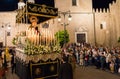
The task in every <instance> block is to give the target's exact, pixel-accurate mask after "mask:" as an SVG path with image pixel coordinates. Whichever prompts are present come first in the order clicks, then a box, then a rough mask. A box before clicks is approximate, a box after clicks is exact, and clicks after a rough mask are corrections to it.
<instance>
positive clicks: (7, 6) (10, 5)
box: [0, 0, 116, 11]
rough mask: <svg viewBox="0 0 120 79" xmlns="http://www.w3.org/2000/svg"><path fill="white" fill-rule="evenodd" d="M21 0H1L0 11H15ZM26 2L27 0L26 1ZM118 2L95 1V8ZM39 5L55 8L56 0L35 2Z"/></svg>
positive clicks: (107, 0)
mask: <svg viewBox="0 0 120 79" xmlns="http://www.w3.org/2000/svg"><path fill="white" fill-rule="evenodd" d="M18 1H19V0H0V11H14V10H16V9H17V7H18V6H17V3H18ZM24 1H26V0H24ZM112 1H116V0H93V8H94V9H96V8H98V9H100V8H109V3H111V2H112ZM35 3H37V4H46V5H48V6H52V7H54V0H35Z"/></svg>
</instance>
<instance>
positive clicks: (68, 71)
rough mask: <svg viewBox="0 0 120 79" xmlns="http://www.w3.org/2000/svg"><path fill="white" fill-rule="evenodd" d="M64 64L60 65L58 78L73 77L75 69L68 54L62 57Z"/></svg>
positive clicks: (69, 78)
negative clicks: (69, 60)
mask: <svg viewBox="0 0 120 79" xmlns="http://www.w3.org/2000/svg"><path fill="white" fill-rule="evenodd" d="M62 62H63V63H62V64H61V65H60V70H59V75H58V79H73V70H72V66H71V64H70V63H68V56H64V57H63V58H62Z"/></svg>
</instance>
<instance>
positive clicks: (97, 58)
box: [62, 43, 120, 74]
mask: <svg viewBox="0 0 120 79" xmlns="http://www.w3.org/2000/svg"><path fill="white" fill-rule="evenodd" d="M62 53H63V54H62V56H63V57H68V62H69V63H70V64H71V66H72V69H73V71H74V69H75V65H76V64H77V65H78V66H81V67H86V66H95V67H96V69H101V70H107V71H110V72H111V73H117V74H118V73H120V47H111V48H108V47H103V46H102V45H101V46H99V47H96V46H92V45H90V44H87V43H82V44H78V45H77V44H68V45H67V46H66V47H65V48H63V51H62ZM71 57H72V59H71Z"/></svg>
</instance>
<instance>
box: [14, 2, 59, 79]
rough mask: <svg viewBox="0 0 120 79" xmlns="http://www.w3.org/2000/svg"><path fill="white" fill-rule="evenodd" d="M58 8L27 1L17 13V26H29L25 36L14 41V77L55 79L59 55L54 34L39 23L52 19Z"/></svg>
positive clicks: (21, 78) (19, 35) (21, 35)
mask: <svg viewBox="0 0 120 79" xmlns="http://www.w3.org/2000/svg"><path fill="white" fill-rule="evenodd" d="M57 15H58V9H57V8H54V7H48V6H46V5H40V4H33V3H29V2H26V5H25V6H24V7H23V8H22V9H21V10H19V11H18V14H17V16H16V23H18V24H19V23H21V22H22V23H24V24H30V26H29V27H28V28H27V29H26V31H25V32H24V33H19V34H18V35H17V36H16V37H15V38H14V43H15V45H16V49H15V50H16V70H15V71H16V74H17V75H18V76H19V77H20V79H56V78H57V76H58V68H59V65H60V56H61V55H60V52H61V48H60V46H59V43H58V40H57V38H55V34H54V33H53V31H52V30H51V31H50V30H49V31H48V30H47V27H48V26H47V24H44V25H43V27H42V28H39V27H38V24H39V23H41V22H43V21H47V20H49V19H51V18H55V17H56V16H57Z"/></svg>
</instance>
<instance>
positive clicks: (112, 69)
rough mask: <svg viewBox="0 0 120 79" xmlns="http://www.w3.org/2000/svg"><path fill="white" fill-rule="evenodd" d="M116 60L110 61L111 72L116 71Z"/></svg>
mask: <svg viewBox="0 0 120 79" xmlns="http://www.w3.org/2000/svg"><path fill="white" fill-rule="evenodd" d="M114 64H115V63H114V61H111V63H110V71H111V73H114Z"/></svg>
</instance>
